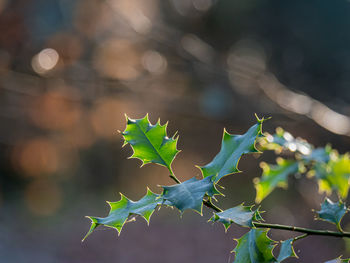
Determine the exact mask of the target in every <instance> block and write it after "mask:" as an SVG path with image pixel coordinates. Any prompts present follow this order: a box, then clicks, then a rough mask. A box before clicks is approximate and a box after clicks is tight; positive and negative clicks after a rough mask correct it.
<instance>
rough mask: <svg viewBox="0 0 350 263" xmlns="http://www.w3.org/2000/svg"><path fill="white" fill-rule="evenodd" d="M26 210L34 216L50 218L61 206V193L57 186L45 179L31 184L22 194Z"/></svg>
mask: <svg viewBox="0 0 350 263" xmlns="http://www.w3.org/2000/svg"><path fill="white" fill-rule="evenodd" d="M24 197H25V202H26V205H27V207H28V209H29V210H30V211H31V212H32V213H33V214H35V215H39V216H50V215H53V214H55V213H56V212H57V210H58V209H59V208H60V206H61V204H62V193H61V190H60V188H59V187H58V185H57V184H56V183H54V182H50V181H48V180H46V179H38V180H35V181H33V182H31V183H30V184H29V185H28V186H27V188H26V190H25V193H24Z"/></svg>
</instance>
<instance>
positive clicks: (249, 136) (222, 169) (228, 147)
mask: <svg viewBox="0 0 350 263" xmlns="http://www.w3.org/2000/svg"><path fill="white" fill-rule="evenodd" d="M257 119H258V123H257V124H255V125H253V126H252V127H250V129H249V130H248V131H247V132H246V133H245V134H243V135H233V134H229V133H228V132H227V131H226V130H224V135H223V138H222V144H221V150H220V152H219V153H218V154H217V155H216V156H215V157H214V159H213V160H212V161H211V162H210V163H208V164H207V165H205V166H200V167H199V168H200V169H201V171H202V174H203V177H208V176H211V175H217V177H216V182H218V181H219V180H220V179H221V178H222V177H224V176H225V175H229V174H232V173H237V172H239V170H238V167H237V166H238V162H239V159H240V158H241V156H242V155H243V154H247V153H255V152H259V151H258V150H257V149H256V147H255V142H256V139H257V137H259V136H262V133H261V127H262V123H263V121H264V118H263V119H259V118H257Z"/></svg>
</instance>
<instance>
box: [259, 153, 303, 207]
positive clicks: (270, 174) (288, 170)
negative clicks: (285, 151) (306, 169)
mask: <svg viewBox="0 0 350 263" xmlns="http://www.w3.org/2000/svg"><path fill="white" fill-rule="evenodd" d="M261 167H262V169H263V173H262V176H261V178H255V179H254V184H255V189H256V198H255V202H256V203H260V202H261V201H262V200H263V199H264V198H265V197H266V196H268V195H269V194H270V193H271V192H272V191H273V190H274V189H275V188H276V187H283V188H286V187H287V185H288V175H290V174H295V173H297V172H298V171H299V164H298V162H296V161H292V160H285V159H282V158H278V159H277V165H269V164H267V163H264V162H263V163H261Z"/></svg>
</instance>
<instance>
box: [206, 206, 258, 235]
mask: <svg viewBox="0 0 350 263" xmlns="http://www.w3.org/2000/svg"><path fill="white" fill-rule="evenodd" d="M252 207H253V206H244V205H243V204H241V205H238V206H235V207H232V208H230V209H227V210H225V211H222V212H219V213H214V215H213V216H212V218H211V219H210V220H211V221H214V222H215V221H219V222H221V223H223V224H224V226H225V229H226V230H227V229H228V228H229V227H230V226H231V224H232V223H235V224H237V225H240V226H245V227H253V223H252V222H253V220H254V221H261V220H262V218H261V215H260V211H259V209H257V210H252Z"/></svg>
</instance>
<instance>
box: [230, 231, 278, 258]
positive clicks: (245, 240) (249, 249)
mask: <svg viewBox="0 0 350 263" xmlns="http://www.w3.org/2000/svg"><path fill="white" fill-rule="evenodd" d="M267 232H268V230H263V229H256V228H252V229H251V230H250V231H249V232H248V233H246V234H245V235H244V236H242V237H241V238H239V239H237V246H236V247H235V249H234V250H233V252H235V260H234V261H233V263H257V262H264V263H269V262H276V259H275V257H274V256H273V254H272V250H273V248H274V247H275V246H276V242H275V241H273V240H271V239H270V238H269V237H268V236H267Z"/></svg>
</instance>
